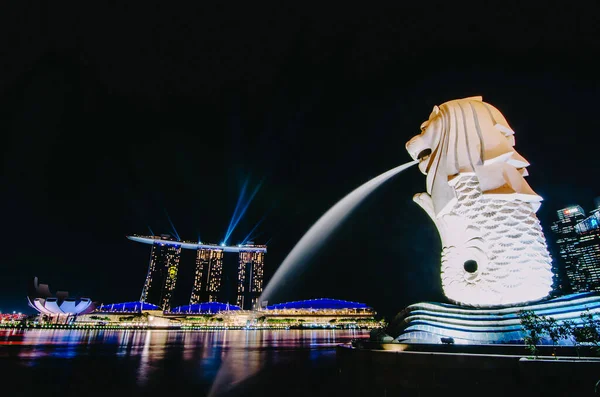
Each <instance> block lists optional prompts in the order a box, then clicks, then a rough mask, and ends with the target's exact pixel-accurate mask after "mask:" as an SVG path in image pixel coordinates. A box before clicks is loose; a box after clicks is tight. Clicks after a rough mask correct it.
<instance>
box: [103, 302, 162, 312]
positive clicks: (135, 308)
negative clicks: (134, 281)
mask: <svg viewBox="0 0 600 397" xmlns="http://www.w3.org/2000/svg"><path fill="white" fill-rule="evenodd" d="M142 310H161V308H160V307H158V306H156V305H153V304H151V303H146V302H123V303H111V304H108V305H100V307H98V309H97V310H96V311H97V312H116V313H139V312H141V311H142Z"/></svg>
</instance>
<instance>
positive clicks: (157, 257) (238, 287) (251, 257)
mask: <svg viewBox="0 0 600 397" xmlns="http://www.w3.org/2000/svg"><path fill="white" fill-rule="evenodd" d="M127 238H128V239H129V240H132V241H136V242H139V243H143V244H150V245H152V252H151V255H150V265H149V266H148V273H147V276H146V282H145V284H144V288H143V290H142V296H141V298H140V300H141V301H142V302H148V303H152V304H155V305H157V306H160V307H161V308H162V309H163V310H167V311H168V310H170V309H171V306H176V304H178V303H177V302H175V303H173V302H172V298H173V293H174V291H175V283H176V282H177V274H178V271H179V265H180V256H181V250H182V249H189V250H195V251H196V266H195V272H194V280H193V281H194V283H193V286H192V291H191V294H190V295H187V293H185V295H186V296H189V297H190V298H189V299H190V300H189V303H190V305H193V304H197V303H202V302H221V303H230V304H238V305H240V306H241V307H242V308H244V309H252V308H255V307H256V306H257V302H258V298H259V296H260V294H261V293H262V290H263V283H264V262H265V254H266V252H267V246H266V245H256V244H254V243H248V244H240V245H235V246H230V245H225V244H220V245H217V244H205V243H201V242H192V241H179V240H176V239H174V238H172V237H171V236H170V235H166V234H165V235H161V236H138V235H133V236H127ZM234 254H237V256H234ZM184 266H187V265H184ZM183 270H184V273H183V274H185V268H184V269H183ZM190 270H191V269H190ZM190 275H191V274H190ZM184 281H185V280H184ZM179 288H181V286H180V287H179ZM178 299H180V295H178V296H177V297H176V298H175V300H178ZM186 299H187V297H186Z"/></svg>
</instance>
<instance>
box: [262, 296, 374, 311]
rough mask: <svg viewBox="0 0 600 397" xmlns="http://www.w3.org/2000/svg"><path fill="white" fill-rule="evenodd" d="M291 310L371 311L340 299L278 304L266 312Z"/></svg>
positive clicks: (359, 304)
mask: <svg viewBox="0 0 600 397" xmlns="http://www.w3.org/2000/svg"><path fill="white" fill-rule="evenodd" d="M289 309H303V310H310V309H313V310H336V309H337V310H339V309H370V307H369V306H367V305H366V304H364V303H358V302H350V301H344V300H339V299H328V298H320V299H308V300H303V301H294V302H286V303H277V304H275V305H271V306H267V307H266V310H289Z"/></svg>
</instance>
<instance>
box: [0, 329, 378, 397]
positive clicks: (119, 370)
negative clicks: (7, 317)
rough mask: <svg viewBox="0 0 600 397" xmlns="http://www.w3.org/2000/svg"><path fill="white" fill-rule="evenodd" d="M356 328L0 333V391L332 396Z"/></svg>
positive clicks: (360, 334) (364, 333)
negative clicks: (340, 356)
mask: <svg viewBox="0 0 600 397" xmlns="http://www.w3.org/2000/svg"><path fill="white" fill-rule="evenodd" d="M358 338H368V331H362V330H218V331H179V330H39V329H30V330H0V374H1V377H2V380H1V381H0V390H2V392H3V394H4V393H16V394H17V395H36V396H40V395H51V396H54V395H61V396H100V395H104V396H115V395H127V396H136V395H144V396H165V397H173V396H175V395H179V394H181V395H190V396H265V397H266V396H281V395H286V396H331V395H338V394H339V393H338V392H339V391H340V390H342V389H343V385H340V384H339V377H338V376H337V373H336V371H337V370H336V365H335V358H336V346H337V345H338V344H340V343H347V342H350V341H351V340H352V339H358Z"/></svg>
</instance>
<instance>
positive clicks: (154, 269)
mask: <svg viewBox="0 0 600 397" xmlns="http://www.w3.org/2000/svg"><path fill="white" fill-rule="evenodd" d="M154 239H155V240H154V241H153V244H152V252H151V254H150V264H149V266H148V274H147V276H146V282H145V283H144V288H143V289H142V296H141V298H140V301H141V302H148V303H152V304H154V305H157V306H159V307H161V308H162V309H163V310H169V309H170V308H171V299H172V297H173V291H174V290H175V285H176V283H177V272H178V270H179V258H180V256H181V244H180V243H179V242H178V241H177V240H175V239H174V238H172V237H171V236H170V235H168V234H163V235H161V236H160V238H158V237H155V238H154Z"/></svg>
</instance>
